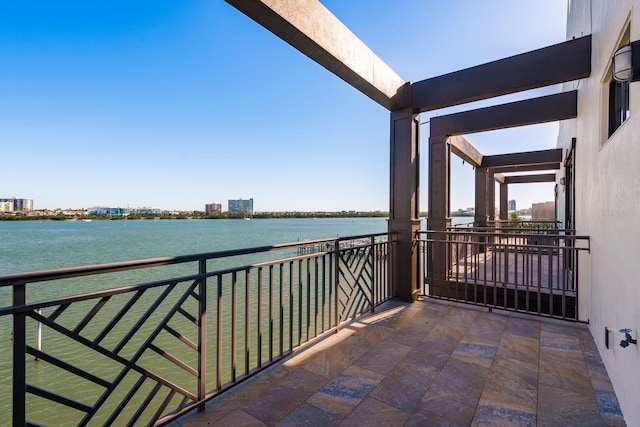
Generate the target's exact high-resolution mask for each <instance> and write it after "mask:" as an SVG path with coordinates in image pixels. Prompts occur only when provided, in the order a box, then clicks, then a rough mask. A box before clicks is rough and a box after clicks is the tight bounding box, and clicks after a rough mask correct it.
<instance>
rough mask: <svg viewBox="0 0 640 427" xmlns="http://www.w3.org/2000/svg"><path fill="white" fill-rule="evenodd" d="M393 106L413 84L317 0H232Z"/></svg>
mask: <svg viewBox="0 0 640 427" xmlns="http://www.w3.org/2000/svg"><path fill="white" fill-rule="evenodd" d="M226 1H227V3H229V4H231V5H232V6H233V7H235V8H236V9H238V10H240V11H241V12H242V13H244V14H245V15H247V16H248V17H250V18H251V19H253V20H254V21H256V22H257V23H258V24H260V25H262V26H263V27H265V28H266V29H268V30H269V31H271V32H272V33H273V34H275V35H276V36H278V37H280V38H281V39H282V40H284V41H285V42H287V43H289V44H290V45H291V46H293V47H294V48H296V49H298V50H299V51H300V52H302V53H303V54H305V55H306V56H308V57H309V58H311V59H313V60H314V61H316V62H317V63H318V64H320V65H322V66H323V67H325V68H326V69H328V70H329V71H331V72H332V73H333V74H335V75H336V76H338V77H340V78H341V79H342V80H344V81H346V82H347V83H349V84H350V85H351V86H353V87H355V88H356V89H358V90H359V91H361V92H362V93H364V94H365V95H367V96H368V97H369V98H371V99H373V100H374V101H376V102H377V103H378V104H380V105H382V106H383V107H385V108H387V109H388V110H390V111H394V110H398V109H402V108H405V107H407V106H408V101H409V90H410V86H409V84H408V83H406V82H405V80H404V79H403V78H401V77H400V76H399V75H398V74H396V72H395V71H393V70H392V69H391V67H389V66H388V65H387V64H386V63H384V62H383V61H382V60H381V59H380V58H379V57H378V56H377V55H376V54H375V53H373V51H372V50H371V49H369V48H368V47H367V45H365V44H364V43H363V42H362V40H360V39H359V38H358V37H357V36H356V35H355V34H353V32H351V30H349V29H348V28H347V27H346V26H345V25H344V24H343V23H342V22H340V20H339V19H338V18H336V17H335V15H333V14H332V13H331V12H330V11H329V10H327V8H326V7H324V6H323V5H322V4H321V3H320V2H319V1H317V0H226Z"/></svg>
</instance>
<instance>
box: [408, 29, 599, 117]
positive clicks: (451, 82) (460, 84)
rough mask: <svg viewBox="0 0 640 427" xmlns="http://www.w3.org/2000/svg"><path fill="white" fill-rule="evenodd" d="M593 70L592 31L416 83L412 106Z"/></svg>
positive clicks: (473, 97)
mask: <svg viewBox="0 0 640 427" xmlns="http://www.w3.org/2000/svg"><path fill="white" fill-rule="evenodd" d="M452 52H455V49H454V50H452ZM589 74H591V36H590V35H589V36H585V37H581V38H579V39H575V40H570V41H566V42H564V43H560V44H556V45H553V46H549V47H545V48H542V49H538V50H534V51H531V52H527V53H523V54H521V55H516V56H512V57H509V58H505V59H500V60H498V61H494V62H489V63H487V64H483V65H478V66H476V67H472V68H467V69H465V70H460V71H456V72H453V73H450V74H445V75H442V76H438V77H433V78H430V79H426V80H422V81H419V82H416V83H413V84H412V85H411V94H412V106H413V108H414V110H417V111H420V112H423V111H430V110H435V109H437V108H444V107H450V106H452V105H458V104H463V103H466V102H472V101H478V100H481V99H486V98H492V97H495V96H500V95H506V94H509V93H514V92H520V91H523V90H529V89H534V88H538V87H543V86H549V85H553V84H556V83H562V82H568V81H572V80H577V79H581V78H584V77H588V76H589Z"/></svg>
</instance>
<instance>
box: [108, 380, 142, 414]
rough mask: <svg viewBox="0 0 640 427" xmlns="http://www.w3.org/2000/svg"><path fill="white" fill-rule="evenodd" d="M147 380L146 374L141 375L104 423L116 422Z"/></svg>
mask: <svg viewBox="0 0 640 427" xmlns="http://www.w3.org/2000/svg"><path fill="white" fill-rule="evenodd" d="M146 380H147V377H145V376H144V375H140V378H138V380H137V381H136V382H135V384H134V385H133V386H132V387H131V388H130V389H129V391H128V392H127V394H126V395H125V396H124V398H123V399H122V401H121V402H120V403H119V404H118V406H117V407H116V409H114V410H113V412H112V413H111V415H109V418H107V421H105V423H104V425H106V426H111V425H114V424H115V421H116V419H118V417H119V416H120V414H121V413H122V411H123V410H124V409H125V408H126V407H127V405H128V404H129V402H130V401H131V399H133V396H135V395H136V394H137V393H138V390H140V387H142V384H144V382H145V381H146Z"/></svg>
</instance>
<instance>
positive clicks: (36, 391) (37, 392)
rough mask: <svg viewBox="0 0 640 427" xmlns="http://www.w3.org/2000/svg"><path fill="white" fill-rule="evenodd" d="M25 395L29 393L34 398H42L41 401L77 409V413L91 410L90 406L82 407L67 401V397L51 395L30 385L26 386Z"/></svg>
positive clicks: (69, 400)
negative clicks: (45, 400)
mask: <svg viewBox="0 0 640 427" xmlns="http://www.w3.org/2000/svg"><path fill="white" fill-rule="evenodd" d="M27 393H31V394H33V395H35V396H39V397H42V398H43V399H47V400H50V401H52V402H56V403H60V404H62V405H64V406H67V407H69V408H73V409H77V410H78V411H82V412H90V411H91V409H92V408H91V406H88V405H84V404H82V403H80V402H76V401H75V400H72V399H69V398H67V397H64V396H61V395H59V394H57V393H53V392H51V391H48V390H44V389H42V388H40V387H36V386H34V385H31V384H27Z"/></svg>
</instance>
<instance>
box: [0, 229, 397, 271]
mask: <svg viewBox="0 0 640 427" xmlns="http://www.w3.org/2000/svg"><path fill="white" fill-rule="evenodd" d="M386 227H387V221H386V220H385V219H384V218H364V219H361V218H358V219H351V218H337V219H317V220H312V219H253V220H251V221H243V220H232V219H231V220H156V221H153V220H147V221H144V220H137V221H126V220H122V221H92V222H83V221H48V222H35V221H24V222H22V221H0V275H5V274H12V273H20V272H26V271H35V270H46V269H52V268H63V267H73V266H78V265H88V264H101V263H108V262H116V261H126V260H134V259H145V258H155V257H165V256H174V255H187V254H196V253H204V252H213V251H219V250H225V249H234V248H246V247H252V246H262V245H269V244H275V243H286V242H295V241H298V240H305V239H319V238H328V237H336V236H341V237H342V236H350V235H356V234H367V233H378V232H384V231H386Z"/></svg>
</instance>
